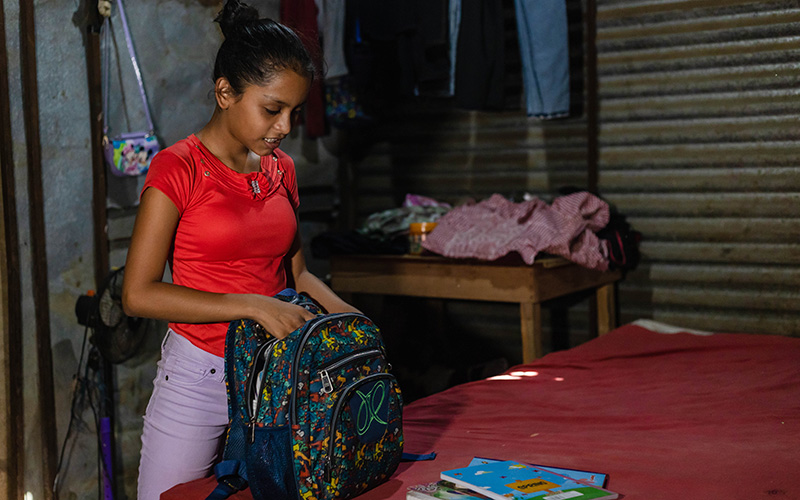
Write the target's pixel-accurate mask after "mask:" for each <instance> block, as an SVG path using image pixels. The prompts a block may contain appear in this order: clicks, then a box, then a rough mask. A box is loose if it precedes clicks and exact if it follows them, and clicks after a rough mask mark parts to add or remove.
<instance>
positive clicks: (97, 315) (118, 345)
mask: <svg viewBox="0 0 800 500" xmlns="http://www.w3.org/2000/svg"><path fill="white" fill-rule="evenodd" d="M124 272H125V268H124V267H121V268H119V269H116V270H114V271H111V273H109V275H108V276H107V277H106V280H105V283H104V284H103V286H102V288H101V289H100V291H99V292H98V293H97V294H95V295H82V296H81V297H80V298H79V299H78V303H77V304H76V305H75V312H76V314H77V316H78V323H80V324H81V325H84V326H88V327H89V328H91V329H92V330H93V332H94V333H93V335H92V336H91V339H90V340H91V342H92V343H93V344H94V345H95V346H96V347H97V349H98V350H99V351H100V354H101V355H102V356H103V358H104V359H105V360H106V361H108V362H109V363H114V364H116V363H122V362H123V361H126V360H128V359H130V358H131V357H132V356H133V355H134V354H136V352H137V351H138V350H139V346H140V345H141V344H142V340H143V339H144V337H145V333H146V331H147V324H148V321H147V320H145V319H144V318H135V317H131V316H128V315H127V314H125V311H123V310H122V280H123V278H124Z"/></svg>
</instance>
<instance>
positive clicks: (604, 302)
mask: <svg viewBox="0 0 800 500" xmlns="http://www.w3.org/2000/svg"><path fill="white" fill-rule="evenodd" d="M595 294H596V299H597V335H598V336H599V335H604V334H606V333H608V332H610V331H611V330H613V329H614V328H616V327H617V309H616V302H615V300H614V283H609V284H608V285H603V286H601V287H599V288H598V289H597V290H596V292H595Z"/></svg>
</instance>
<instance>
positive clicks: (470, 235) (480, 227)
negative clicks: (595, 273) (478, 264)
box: [423, 192, 609, 271]
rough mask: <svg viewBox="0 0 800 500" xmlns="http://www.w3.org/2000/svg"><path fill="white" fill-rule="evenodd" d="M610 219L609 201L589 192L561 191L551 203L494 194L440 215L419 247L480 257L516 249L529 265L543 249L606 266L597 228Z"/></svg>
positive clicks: (448, 254) (590, 264)
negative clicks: (560, 194)
mask: <svg viewBox="0 0 800 500" xmlns="http://www.w3.org/2000/svg"><path fill="white" fill-rule="evenodd" d="M608 220H609V208H608V204H607V203H606V202H604V201H603V200H601V199H600V198H598V197H596V196H594V195H593V194H591V193H587V192H578V193H573V194H570V195H567V196H561V197H559V198H556V199H555V200H554V201H553V203H552V205H548V204H547V203H546V202H544V201H542V200H540V199H538V198H533V199H531V200H529V201H524V202H521V203H515V202H513V201H509V200H507V199H506V198H504V197H503V196H501V195H499V194H494V195H492V196H491V197H490V198H488V199H486V200H484V201H481V202H479V203H475V204H468V205H462V206H459V207H456V208H454V209H452V210H451V211H449V212H448V213H447V214H445V215H444V216H442V217H441V218H440V219H439V220H438V225H437V226H436V229H434V230H433V232H432V233H431V234H430V235H428V238H427V239H426V240H425V242H424V243H423V247H424V248H425V249H426V250H429V251H431V252H433V253H437V254H440V255H444V256H446V257H453V258H476V259H481V260H495V259H498V258H500V257H503V256H505V255H507V254H508V253H510V252H517V253H519V255H520V256H521V257H522V259H523V260H524V261H525V262H526V263H527V264H533V260H534V258H535V257H536V254H537V253H539V252H546V253H549V254H553V255H559V256H562V257H564V258H566V259H569V260H571V261H573V262H575V263H577V264H580V265H582V266H584V267H588V268H590V269H597V270H601V271H605V270H606V269H608V257H607V256H608V252H607V247H606V244H605V241H601V240H600V239H599V238H598V237H597V235H596V234H595V231H599V230H600V229H602V228H603V227H605V226H606V224H608Z"/></svg>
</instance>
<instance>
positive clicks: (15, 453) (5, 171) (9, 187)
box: [0, 0, 25, 498]
mask: <svg viewBox="0 0 800 500" xmlns="http://www.w3.org/2000/svg"><path fill="white" fill-rule="evenodd" d="M5 26H6V21H5V7H4V5H3V0H0V75H3V77H2V78H0V173H1V174H2V197H3V199H2V210H3V214H2V223H3V234H2V238H3V240H2V252H1V254H2V255H0V257H1V258H2V262H1V263H0V265H2V266H3V283H2V300H3V304H5V306H4V309H3V329H2V331H1V332H0V336H2V342H0V345H2V349H3V356H4V358H5V360H6V362H5V366H4V368H5V370H4V373H3V380H4V385H5V389H4V391H5V394H6V396H7V397H8V401H15V402H16V403H15V404H7V405H4V406H5V408H6V410H5V411H6V412H7V414H6V416H7V420H5V422H6V428H5V429H4V430H3V432H4V436H3V438H4V439H5V447H6V450H5V457H4V458H5V462H6V465H5V469H4V473H5V485H6V489H5V492H4V493H5V497H6V498H22V496H23V494H24V490H23V486H24V473H25V440H24V436H25V413H24V407H23V405H22V404H21V402H22V401H23V395H22V380H23V378H22V294H21V286H20V264H19V227H18V224H17V201H16V192H15V181H14V155H13V147H14V143H13V138H12V136H11V100H10V98H9V86H8V76H7V75H8V55H7V52H6V30H5ZM0 495H2V493H0Z"/></svg>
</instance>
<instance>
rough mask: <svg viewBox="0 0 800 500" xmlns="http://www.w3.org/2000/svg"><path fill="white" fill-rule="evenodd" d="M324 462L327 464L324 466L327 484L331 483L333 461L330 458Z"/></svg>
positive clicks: (326, 458)
mask: <svg viewBox="0 0 800 500" xmlns="http://www.w3.org/2000/svg"><path fill="white" fill-rule="evenodd" d="M324 460H325V464H324V465H325V482H326V483H330V482H331V475H332V474H331V472H332V471H331V469H332V467H331V459H330V457H325V459H324Z"/></svg>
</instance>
